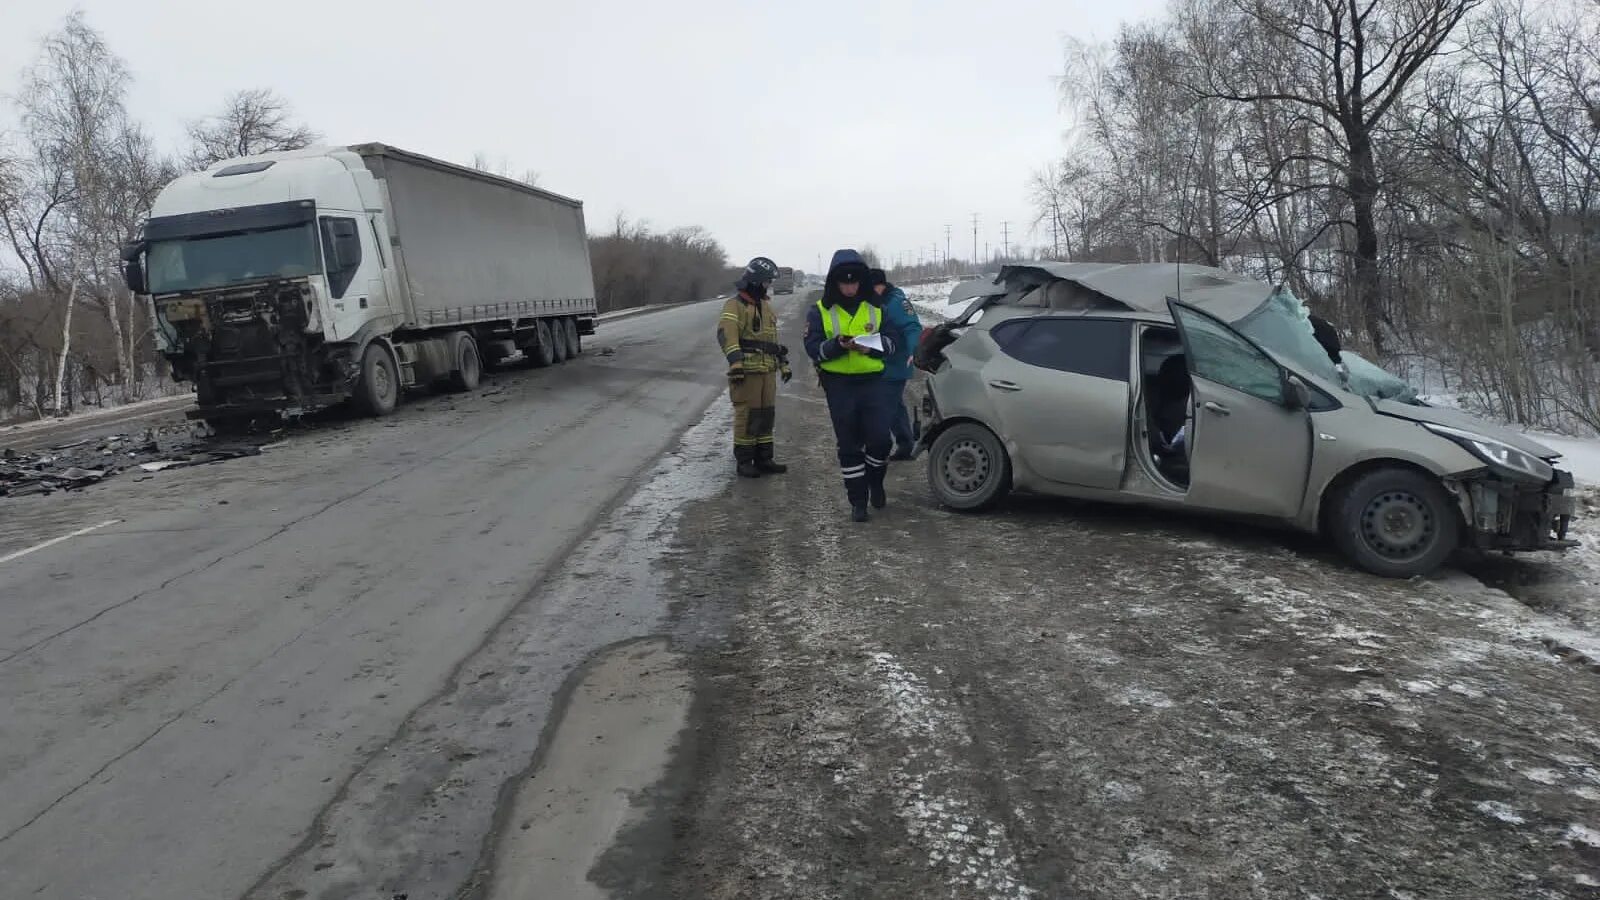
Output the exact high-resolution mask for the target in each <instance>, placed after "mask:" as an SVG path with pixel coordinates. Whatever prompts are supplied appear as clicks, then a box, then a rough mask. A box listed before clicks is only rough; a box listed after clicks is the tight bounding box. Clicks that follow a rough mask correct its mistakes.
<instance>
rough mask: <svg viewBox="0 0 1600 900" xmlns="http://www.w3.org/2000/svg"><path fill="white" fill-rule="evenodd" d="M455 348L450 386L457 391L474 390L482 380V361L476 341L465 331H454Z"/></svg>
mask: <svg viewBox="0 0 1600 900" xmlns="http://www.w3.org/2000/svg"><path fill="white" fill-rule="evenodd" d="M452 343H453V344H454V349H455V368H454V369H452V370H451V371H450V387H451V389H453V390H457V391H475V390H477V389H478V383H479V382H481V381H482V380H483V361H482V359H481V358H480V357H479V356H478V342H477V341H475V340H473V339H472V335H470V334H467V333H466V332H465V331H458V332H456V335H455V338H454V340H453V342H452Z"/></svg>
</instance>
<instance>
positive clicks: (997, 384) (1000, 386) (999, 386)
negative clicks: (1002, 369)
mask: <svg viewBox="0 0 1600 900" xmlns="http://www.w3.org/2000/svg"><path fill="white" fill-rule="evenodd" d="M989 387H992V388H994V389H995V390H997V391H1010V392H1012V393H1016V392H1017V391H1020V390H1022V385H1020V384H1017V383H1016V382H1015V381H1000V380H998V379H997V380H995V381H991V382H989Z"/></svg>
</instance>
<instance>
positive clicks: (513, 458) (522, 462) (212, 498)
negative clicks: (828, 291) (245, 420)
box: [0, 304, 723, 900]
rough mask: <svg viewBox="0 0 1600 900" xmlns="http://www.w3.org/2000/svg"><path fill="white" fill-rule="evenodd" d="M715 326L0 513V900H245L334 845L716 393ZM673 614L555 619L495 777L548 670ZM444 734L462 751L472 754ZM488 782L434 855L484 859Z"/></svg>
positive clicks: (539, 712)
mask: <svg viewBox="0 0 1600 900" xmlns="http://www.w3.org/2000/svg"><path fill="white" fill-rule="evenodd" d="M714 320H715V310H714V307H713V306H712V305H708V304H696V305H690V306H685V307H681V308H674V309H669V310H665V311H661V312H656V313H652V314H649V315H644V316H639V317H634V318H630V319H627V320H625V321H620V322H615V323H609V324H604V325H602V330H601V333H600V334H599V335H598V336H596V337H593V338H589V339H587V341H588V343H587V351H588V352H587V353H586V355H585V356H584V357H582V358H581V359H579V360H575V361H572V362H569V363H567V364H565V365H562V366H559V367H555V368H551V369H546V370H540V371H521V372H512V373H509V374H506V375H501V376H497V377H496V378H494V379H493V380H491V381H488V382H486V384H485V387H484V388H483V389H482V390H481V391H479V392H478V393H475V394H472V395H465V396H434V397H426V398H422V399H420V400H418V401H417V402H414V403H408V404H406V405H403V406H402V407H401V409H400V410H399V411H398V412H397V413H396V414H395V415H393V416H391V417H389V418H386V419H382V420H375V421H356V422H347V423H337V424H334V425H331V426H327V427H324V428H321V429H317V430H313V431H310V432H305V433H300V434H297V435H295V436H294V437H292V438H291V439H290V440H289V442H288V443H287V444H285V445H283V446H281V447H278V448H275V449H273V450H270V451H269V452H268V453H266V454H264V455H262V456H260V457H257V458H253V459H245V460H236V461H231V462H227V463H221V464H216V465H212V466H208V467H201V468H194V469H186V470H178V471H172V472H165V473H161V474H160V475H158V476H157V477H154V478H151V479H148V480H143V481H140V480H136V479H135V478H133V477H130V476H124V477H121V478H118V479H114V480H112V481H109V482H106V483H104V484H102V485H98V486H95V487H92V488H90V489H87V490H85V491H82V492H78V493H75V494H72V495H69V496H66V497H59V496H58V497H32V498H20V499H15V500H10V501H6V502H4V505H3V506H0V559H4V560H6V561H4V562H0V797H3V798H4V802H3V803H0V884H3V885H6V887H5V888H4V889H3V890H0V894H4V895H5V896H17V897H22V896H26V897H41V898H61V900H93V898H117V900H135V898H152V900H155V898H162V900H168V898H175V897H196V898H199V897H207V898H215V897H235V896H241V895H243V894H244V893H246V892H247V891H249V890H251V889H252V887H253V886H257V885H258V883H259V884H261V885H265V884H266V882H267V881H268V880H269V879H270V877H271V876H272V875H273V874H274V873H282V872H286V871H290V870H292V869H293V867H294V866H295V864H296V861H297V860H300V859H301V858H302V857H303V856H304V854H305V852H306V851H307V850H314V849H319V848H327V847H328V846H329V844H328V843H327V828H326V827H325V826H326V823H327V822H329V821H332V820H333V819H334V818H335V817H336V816H337V815H339V814H340V811H341V809H344V808H345V807H341V806H340V801H350V800H351V799H352V798H354V797H358V796H359V794H360V790H361V787H360V785H359V784H358V783H357V779H358V776H359V775H360V773H362V772H371V771H373V770H375V769H376V768H380V767H381V765H382V763H383V762H384V761H385V755H384V754H385V750H386V748H389V747H393V746H398V745H400V744H402V743H404V740H405V738H406V735H407V733H408V728H411V727H413V726H414V725H415V723H414V722H413V723H412V725H411V726H408V724H407V723H408V720H409V719H411V717H413V716H414V715H415V714H416V713H417V711H418V710H421V709H426V708H427V706H428V703H429V701H430V699H432V698H437V697H439V696H440V695H441V694H442V693H446V692H448V691H450V690H451V689H453V688H457V687H459V686H460V684H461V682H462V678H461V677H460V676H461V672H460V671H458V670H459V668H460V667H461V666H462V664H463V661H464V660H466V659H467V658H469V656H470V655H471V654H473V653H474V652H475V651H477V650H479V649H481V648H482V647H483V646H485V644H486V641H488V639H489V638H490V636H491V635H493V634H495V633H496V629H497V627H498V626H500V625H502V623H504V622H505V621H506V620H507V616H508V615H509V614H511V613H512V612H513V611H514V610H516V609H518V608H519V604H523V605H524V606H526V605H527V604H525V603H524V601H527V600H529V598H532V597H536V596H537V595H538V594H539V590H540V587H541V584H542V583H543V582H544V580H545V579H547V578H549V577H552V575H553V573H554V572H556V571H557V570H559V569H560V567H561V564H562V563H563V562H564V561H565V560H566V558H567V556H568V555H569V553H570V551H571V550H572V549H573V548H574V547H576V546H578V545H579V544H580V543H581V541H582V539H584V538H585V537H586V536H589V535H590V532H591V531H592V529H593V527H594V525H595V523H596V522H597V521H600V520H601V518H602V517H603V514H604V513H605V512H606V511H607V510H608V509H609V508H610V507H611V506H612V505H614V503H616V502H617V501H618V500H620V499H622V498H625V497H627V496H629V495H630V494H632V493H633V489H634V488H635V487H636V486H637V485H638V483H639V479H640V476H641V473H646V474H648V473H649V472H650V467H651V465H652V464H653V463H655V461H656V460H657V459H658V457H659V456H660V455H661V453H662V451H663V450H664V449H667V448H669V447H671V446H673V445H674V443H675V442H676V441H677V439H678V436H679V435H680V433H681V432H682V431H683V429H684V428H685V427H686V426H687V425H689V424H690V423H692V422H695V421H698V420H699V419H700V418H701V415H702V413H703V411H704V410H705V408H706V406H707V404H708V402H709V401H710V400H711V399H712V398H713V397H714V396H715V395H716V394H717V393H718V392H719V391H720V390H721V389H722V387H723V381H722V378H721V376H720V372H721V369H722V362H721V360H720V358H719V356H718V354H717V353H716V351H715V348H714V347H713V346H712V341H711V323H712V322H713V321H714ZM167 414H169V415H170V414H171V411H170V410H169V411H167ZM707 452H708V454H709V453H710V451H709V450H708V451H707ZM718 452H719V453H720V449H719V451H718ZM68 535H76V536H72V537H67V538H66V539H65V540H59V541H57V542H56V543H51V544H47V545H45V546H40V544H41V543H43V542H46V541H50V540H56V539H58V538H62V537H63V536H68ZM34 548H37V549H34ZM19 554H20V555H19ZM569 599H570V598H569ZM661 602H662V601H660V600H659V598H651V597H647V596H643V595H637V594H635V595H627V594H619V595H612V596H606V597H601V598H595V599H594V602H591V603H584V604H580V605H576V606H573V607H571V608H567V607H563V609H562V610H561V611H560V612H559V615H555V616H554V618H552V619H551V620H549V621H545V622H543V624H542V625H541V627H545V628H548V629H550V630H551V633H555V632H558V631H561V629H566V631H564V632H561V633H563V634H566V635H567V638H566V639H565V642H564V643H562V642H559V641H555V640H554V639H552V645H550V646H542V647H536V649H535V650H534V651H533V652H528V653H523V654H521V656H522V658H521V659H519V662H518V666H517V668H518V670H519V674H520V675H521V676H523V677H522V680H521V681H520V682H519V684H518V686H517V697H516V698H515V700H516V702H517V704H518V705H519V707H518V708H519V710H520V712H521V715H520V716H519V717H518V719H517V721H516V722H515V723H514V724H515V725H516V728H514V729H512V728H509V725H510V724H512V723H510V722H509V721H508V722H507V724H506V725H501V728H500V730H501V731H502V732H503V733H504V734H505V735H511V734H512V733H513V732H514V733H515V734H516V735H517V736H519V737H520V738H522V739H525V740H526V745H525V746H523V747H521V748H519V750H520V751H521V752H522V753H523V755H522V756H521V757H520V762H507V765H510V766H512V767H513V768H517V767H520V766H525V765H526V764H527V761H528V759H529V758H531V756H532V752H533V747H534V745H535V744H536V743H537V737H538V734H539V729H540V728H541V727H542V726H543V724H544V720H545V718H546V716H547V714H548V712H549V710H550V708H551V705H552V701H553V698H554V697H555V695H556V693H557V691H558V690H559V688H560V686H561V684H562V680H563V677H564V675H565V674H566V673H567V672H569V671H571V670H572V669H574V668H575V667H577V666H578V665H579V664H581V663H582V662H583V661H584V660H585V659H587V658H588V657H590V656H591V655H593V654H594V653H595V652H596V649H597V647H598V646H600V645H603V644H605V643H607V642H614V641H618V640H625V639H627V638H630V637H636V636H639V635H640V634H648V633H649V631H650V630H651V628H652V627H653V624H652V623H653V622H654V621H655V615H656V612H657V611H658V607H659V606H660V604H661ZM558 620H559V621H558ZM618 623H623V624H620V625H619V624H618ZM601 624H603V625H604V626H605V628H601V627H599V626H600V625H601ZM502 631H503V629H502ZM515 637H516V639H517V641H516V642H517V643H519V644H520V643H521V640H522V639H523V638H524V637H526V635H517V636H515ZM535 643H536V644H537V643H538V642H537V641H535ZM481 675H482V673H481V672H478V673H476V674H473V675H472V676H471V677H470V678H468V679H467V680H469V681H478V680H480V679H479V676H481ZM457 718H459V717H457V716H456V715H455V714H453V713H452V714H451V715H449V716H447V719H448V720H449V721H448V722H447V728H449V727H453V726H454V725H459V726H460V727H459V729H457V730H458V731H459V732H460V733H459V734H454V735H452V736H451V739H452V740H453V741H455V743H452V744H451V746H459V742H460V741H466V740H468V739H469V738H468V736H469V735H470V734H471V733H472V730H473V724H474V723H473V722H456V721H455V720H456V719H457ZM476 724H478V725H484V727H489V728H493V727H494V726H496V725H500V723H499V722H496V723H488V724H485V723H482V722H477V723H476ZM530 729H531V731H530ZM457 739H459V740H457ZM424 744H426V746H423V747H421V748H420V750H419V753H422V754H425V755H426V754H432V756H427V757H426V758H432V757H433V756H438V755H439V754H440V753H441V752H442V751H441V750H440V744H439V742H438V741H437V740H433V739H431V738H425V739H424ZM461 755H462V753H461V751H459V750H456V751H448V752H444V756H446V757H449V758H451V759H455V758H456V757H458V756H461ZM465 755H466V756H467V757H468V758H470V757H471V756H472V755H473V754H470V753H468V754H465ZM426 758H425V759H424V760H422V761H420V762H417V763H415V764H414V765H410V766H407V768H408V770H409V771H412V772H415V771H418V770H420V768H422V765H423V762H425V761H426ZM401 777H405V775H404V774H403V775H402V776H401ZM485 784H486V785H487V794H486V795H485V796H483V797H479V798H478V799H479V801H486V802H480V803H479V804H477V805H478V807H479V808H478V809H476V810H475V812H476V819H474V820H473V822H471V823H466V824H463V825H462V826H461V829H460V830H459V831H455V832H452V833H451V835H450V836H449V840H454V841H459V843H460V846H456V845H451V846H450V847H449V848H448V850H447V848H445V847H443V846H441V845H438V844H434V845H433V846H432V847H430V848H428V849H429V850H431V851H435V852H436V853H437V855H438V856H440V857H448V858H451V859H459V860H464V862H463V863H462V865H463V866H470V865H471V864H472V863H473V862H474V861H475V857H476V854H475V853H474V852H473V850H474V849H475V847H476V845H477V843H478V842H481V841H482V839H483V835H484V833H485V831H486V830H487V827H488V824H489V822H490V820H491V818H492V816H493V808H494V803H493V801H494V796H495V791H497V790H498V788H499V785H498V783H492V779H490V780H489V781H486V782H485ZM397 787H398V785H397V784H393V783H391V782H390V781H389V780H387V779H386V780H384V781H383V782H382V783H381V784H379V785H377V786H376V787H375V788H374V790H375V791H376V793H377V794H378V795H380V796H381V797H382V798H383V799H382V800H381V801H377V800H375V801H373V803H377V802H384V803H389V804H391V805H394V804H397V803H398V801H396V799H395V798H396V796H397V794H396V790H395V789H396V788H397ZM430 787H431V786H430ZM412 799H413V800H414V801H415V803H413V804H412V805H410V806H404V807H403V808H402V807H400V806H398V805H396V806H395V808H394V809H393V810H392V812H393V815H386V816H367V818H368V819H369V820H371V822H372V823H374V824H373V827H374V828H376V827H378V825H377V824H376V823H379V822H380V821H381V822H382V823H384V824H386V825H388V826H394V827H395V828H396V830H397V831H398V832H400V833H401V837H399V838H398V839H396V841H395V842H391V844H390V845H389V846H386V847H385V848H382V849H383V850H394V851H396V852H397V853H400V851H401V850H403V849H404V848H405V847H407V846H410V845H409V844H407V841H408V840H410V839H414V838H416V836H417V835H419V834H422V833H424V832H425V831H426V829H421V828H419V827H416V826H415V825H414V824H412V823H413V822H414V819H415V817H416V816H417V815H419V814H421V813H420V809H421V808H422V807H423V806H424V805H426V806H428V807H430V808H431V807H432V806H434V805H436V804H437V799H438V798H437V792H433V794H432V795H430V796H429V797H426V798H412ZM424 801H426V803H424ZM361 803H366V801H361ZM347 806H349V803H348V802H347V803H346V807H347ZM367 808H368V809H370V808H371V806H370V804H369V805H368V806H367ZM374 840H377V839H376V838H375V839H374ZM380 855H381V853H380ZM401 855H402V856H403V855H404V854H403V853H401ZM349 858H351V859H357V858H362V859H365V858H367V857H364V856H362V855H361V853H360V852H357V851H354V850H353V851H351V856H350V857H349ZM408 858H409V857H408ZM352 865H355V864H352ZM373 865H375V866H378V865H379V864H378V863H374V864H373ZM306 868H307V870H308V871H310V870H315V871H318V872H322V871H324V870H330V869H332V870H333V871H334V872H341V871H343V869H334V868H333V865H332V864H331V863H330V864H329V865H326V866H322V865H318V864H315V863H308V864H307V866H306ZM380 868H381V866H380ZM446 874H448V873H446ZM371 877H375V876H372V875H371V874H370V872H367V871H365V870H362V869H361V867H360V866H359V865H356V871H355V872H354V874H352V875H351V876H350V878H351V882H350V883H351V884H352V885H360V895H361V896H371V894H370V893H368V891H370V885H369V884H366V883H364V882H365V881H366V880H367V879H369V878H371ZM441 877H443V876H441ZM424 880H425V879H424ZM294 890H295V889H290V890H289V896H296V894H295V893H294ZM354 890H355V888H352V891H354ZM302 895H303V894H302ZM272 896H274V897H278V896H280V895H279V894H278V893H273V894H272ZM385 896H388V895H387V894H386V895H385ZM412 896H413V897H422V896H431V894H428V893H427V892H420V893H413V894H412Z"/></svg>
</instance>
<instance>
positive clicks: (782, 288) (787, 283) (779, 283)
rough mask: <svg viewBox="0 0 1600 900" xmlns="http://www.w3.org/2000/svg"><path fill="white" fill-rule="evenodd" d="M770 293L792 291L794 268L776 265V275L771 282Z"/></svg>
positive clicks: (788, 292)
mask: <svg viewBox="0 0 1600 900" xmlns="http://www.w3.org/2000/svg"><path fill="white" fill-rule="evenodd" d="M772 293H774V294H792V293H794V269H791V268H790V267H788V266H779V267H778V277H777V278H776V279H775V280H774V281H773V282H772Z"/></svg>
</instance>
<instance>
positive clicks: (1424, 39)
mask: <svg viewBox="0 0 1600 900" xmlns="http://www.w3.org/2000/svg"><path fill="white" fill-rule="evenodd" d="M1483 2H1484V0H1232V3H1233V5H1234V6H1235V8H1236V9H1237V11H1238V12H1239V14H1240V15H1242V16H1243V19H1244V22H1243V24H1244V25H1246V26H1252V27H1246V28H1243V29H1240V31H1239V34H1240V35H1243V36H1247V39H1245V40H1237V39H1236V40H1230V41H1224V42H1219V43H1217V44H1215V45H1213V47H1212V48H1211V49H1212V50H1213V51H1215V56H1214V57H1213V58H1211V59H1207V60H1205V61H1204V65H1203V67H1202V68H1201V70H1200V73H1199V74H1200V77H1199V78H1198V79H1197V80H1196V82H1195V85H1194V86H1195V88H1196V90H1197V93H1199V94H1200V95H1201V96H1203V97H1211V98H1217V99H1222V100H1229V101H1234V102H1240V103H1250V104H1259V103H1273V104H1288V105H1291V106H1296V107H1299V108H1301V109H1302V110H1304V111H1305V112H1306V114H1307V115H1308V116H1309V117H1310V118H1309V121H1310V122H1311V123H1312V124H1314V125H1316V126H1317V127H1319V128H1321V129H1323V130H1324V131H1325V132H1326V133H1327V134H1328V136H1329V137H1331V138H1332V139H1333V140H1331V141H1330V142H1329V143H1330V144H1331V148H1330V149H1331V150H1332V151H1333V153H1334V154H1335V155H1331V156H1323V155H1317V156H1316V158H1314V159H1311V160H1309V161H1311V162H1316V163H1323V164H1326V165H1328V166H1329V167H1330V168H1332V169H1335V170H1337V171H1338V172H1339V173H1340V174H1341V175H1342V179H1341V180H1342V188H1343V190H1344V192H1345V194H1346V195H1347V197H1348V200H1349V203H1350V213H1351V217H1352V221H1351V223H1350V224H1351V227H1352V229H1353V231H1354V234H1355V246H1354V249H1353V263H1354V271H1353V282H1354V284H1353V285H1352V287H1353V290H1354V295H1355V301H1356V306H1357V307H1358V308H1359V309H1360V311H1361V313H1362V316H1363V318H1364V319H1365V324H1366V334H1367V340H1368V342H1369V343H1370V344H1371V345H1372V347H1373V348H1374V349H1380V350H1381V349H1382V347H1383V345H1384V331H1383V324H1384V321H1385V312H1386V310H1385V309H1384V305H1383V296H1382V286H1381V283H1380V278H1379V256H1378V254H1379V250H1380V246H1379V235H1378V224H1377V208H1378V199H1379V193H1380V191H1381V189H1382V180H1381V178H1380V175H1379V159H1378V151H1377V135H1378V133H1379V132H1380V130H1381V129H1382V128H1383V127H1384V125H1385V123H1386V121H1387V120H1388V119H1389V118H1390V116H1391V114H1392V113H1394V112H1395V111H1396V110H1395V106H1396V104H1397V103H1398V102H1399V101H1400V100H1401V99H1402V98H1403V97H1405V96H1406V95H1407V92H1408V91H1409V90H1410V89H1411V87H1412V82H1413V79H1415V78H1416V77H1417V76H1418V74H1419V73H1421V72H1422V71H1423V68H1424V67H1425V66H1427V65H1428V63H1430V62H1431V61H1432V60H1433V59H1434V58H1435V57H1436V56H1438V54H1439V53H1440V52H1441V51H1442V50H1443V49H1444V47H1445V42H1446V41H1447V40H1449V38H1450V35H1451V34H1452V33H1453V32H1454V31H1455V30H1456V27H1457V26H1458V25H1460V24H1461V22H1462V20H1463V19H1465V18H1466V17H1467V15H1468V14H1469V13H1471V12H1472V11H1473V10H1474V9H1475V8H1477V7H1478V6H1480V5H1481V4H1482V3H1483ZM1267 61H1272V64H1265V63H1266V62H1267ZM1288 161H1294V160H1293V159H1292V158H1291V159H1290V160H1288Z"/></svg>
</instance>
